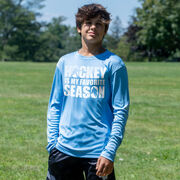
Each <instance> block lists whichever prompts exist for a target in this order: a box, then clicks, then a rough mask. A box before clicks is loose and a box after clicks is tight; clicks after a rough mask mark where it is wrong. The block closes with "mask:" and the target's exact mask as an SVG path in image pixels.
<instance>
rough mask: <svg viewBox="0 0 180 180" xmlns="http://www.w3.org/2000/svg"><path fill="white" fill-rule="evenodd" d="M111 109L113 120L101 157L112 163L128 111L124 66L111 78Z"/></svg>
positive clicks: (127, 90) (127, 91) (126, 81)
mask: <svg viewBox="0 0 180 180" xmlns="http://www.w3.org/2000/svg"><path fill="white" fill-rule="evenodd" d="M110 81H111V91H112V108H113V115H114V119H113V122H112V130H111V134H110V137H109V141H108V143H107V145H106V146H105V148H104V150H103V152H102V153H101V156H103V157H105V158H107V159H109V160H111V161H114V158H115V154H116V151H117V148H118V147H119V146H120V144H121V142H122V139H123V136H124V131H125V125H126V121H127V118H128V111H129V89H128V76H127V70H126V67H125V66H122V67H121V68H119V69H118V70H116V71H115V72H114V73H113V74H112V76H111V80H110Z"/></svg>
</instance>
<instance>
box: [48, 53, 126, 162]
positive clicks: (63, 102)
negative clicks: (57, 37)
mask: <svg viewBox="0 0 180 180" xmlns="http://www.w3.org/2000/svg"><path fill="white" fill-rule="evenodd" d="M128 111H129V89H128V75H127V70H126V66H125V64H124V63H123V61H122V59H121V58H120V57H118V56H117V55H115V54H113V53H111V52H110V51H108V50H106V51H105V52H104V53H101V54H99V55H96V56H82V55H81V54H79V53H78V52H77V51H76V52H73V53H70V54H67V55H64V56H62V57H61V58H60V60H59V61H58V63H57V66H56V70H55V74H54V80H53V84H52V90H51V95H50V99H49V105H48V113H47V139H48V146H47V150H48V151H49V152H50V151H51V149H53V147H56V148H57V149H59V150H60V151H62V152H64V153H66V154H68V155H71V156H75V157H86V158H98V157H99V156H103V157H105V158H107V159H109V160H111V161H114V158H115V154H116V151H117V148H118V147H119V145H120V144H121V142H122V139H123V135H124V131H125V125H126V121H127V118H128Z"/></svg>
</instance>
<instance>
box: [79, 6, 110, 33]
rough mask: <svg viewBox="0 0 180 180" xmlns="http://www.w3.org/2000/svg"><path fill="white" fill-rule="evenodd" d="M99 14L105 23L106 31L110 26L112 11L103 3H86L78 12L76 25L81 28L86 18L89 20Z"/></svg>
mask: <svg viewBox="0 0 180 180" xmlns="http://www.w3.org/2000/svg"><path fill="white" fill-rule="evenodd" d="M97 16H99V18H100V20H101V21H102V22H103V23H104V24H105V32H107V30H108V28H109V23H110V21H111V18H110V13H109V12H107V11H106V9H105V8H104V7H103V6H102V5H101V4H94V3H93V4H86V5H84V6H82V7H81V8H78V12H77V14H76V27H77V28H79V29H81V26H82V24H83V22H84V21H85V20H89V19H92V18H95V17H97Z"/></svg>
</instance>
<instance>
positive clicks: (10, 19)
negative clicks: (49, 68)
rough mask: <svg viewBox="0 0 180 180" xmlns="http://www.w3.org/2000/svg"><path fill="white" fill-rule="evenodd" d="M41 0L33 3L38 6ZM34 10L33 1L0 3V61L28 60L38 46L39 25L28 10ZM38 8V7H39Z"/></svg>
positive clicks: (21, 0)
mask: <svg viewBox="0 0 180 180" xmlns="http://www.w3.org/2000/svg"><path fill="white" fill-rule="evenodd" d="M42 1H43V0H38V1H36V2H34V3H36V5H37V6H38V5H39V6H40V3H41V2H42ZM27 4H28V7H29V9H30V8H35V6H34V4H33V1H31V3H30V1H23V0H1V1H0V9H1V12H0V60H2V61H4V60H7V61H9V60H30V59H34V52H35V50H36V47H37V46H38V35H39V30H40V27H41V26H40V24H39V23H38V22H37V21H36V14H35V13H34V12H33V11H31V10H28V9H27V8H26V5H27ZM39 6H38V7H39Z"/></svg>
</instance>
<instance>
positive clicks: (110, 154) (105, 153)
mask: <svg viewBox="0 0 180 180" xmlns="http://www.w3.org/2000/svg"><path fill="white" fill-rule="evenodd" d="M101 156H102V157H104V158H106V159H109V160H110V161H112V162H114V159H115V155H114V154H112V153H110V152H108V150H107V149H104V150H103V152H102V153H101Z"/></svg>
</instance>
